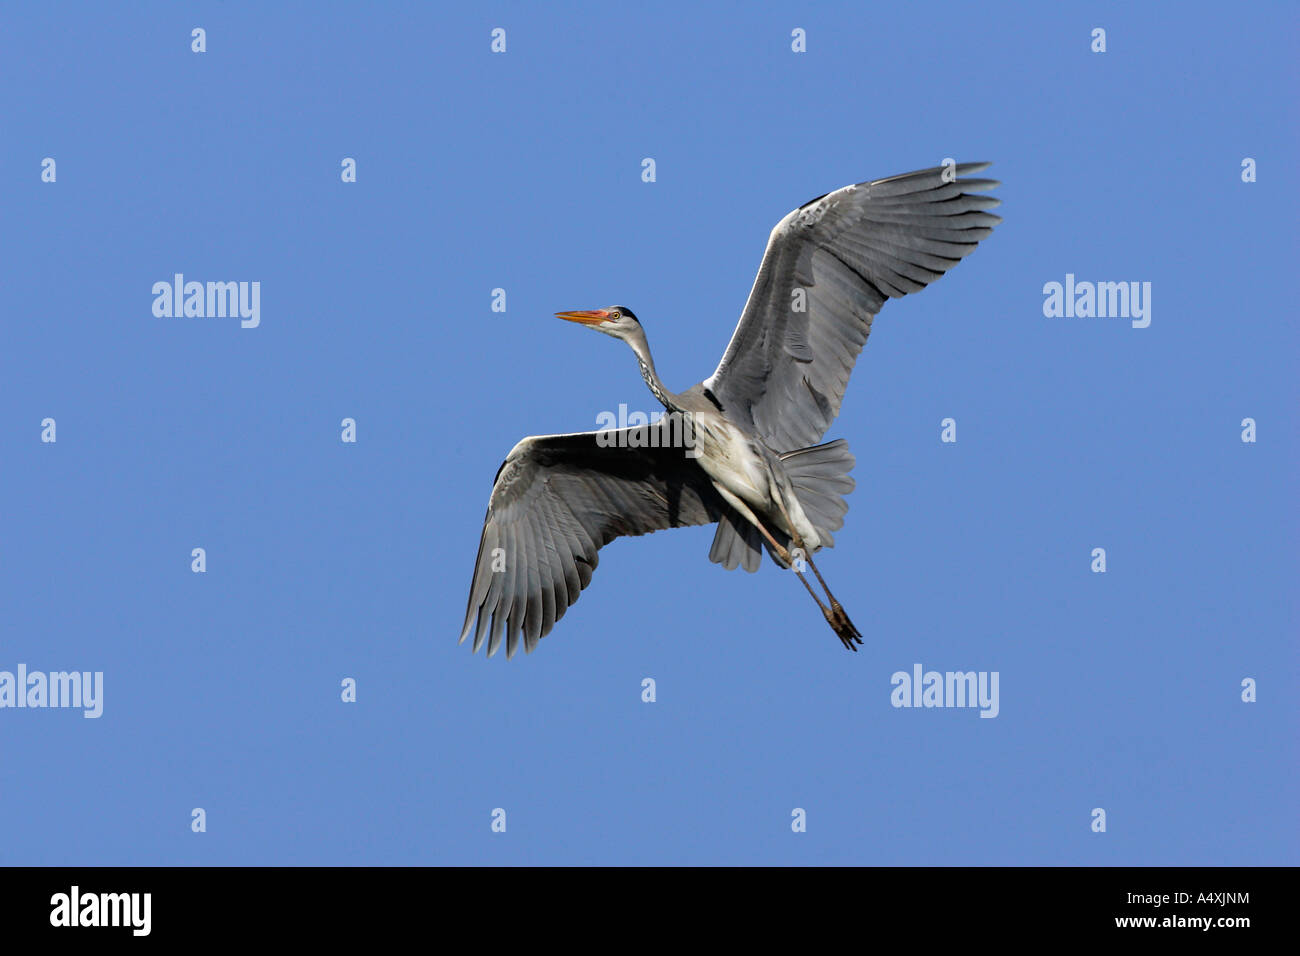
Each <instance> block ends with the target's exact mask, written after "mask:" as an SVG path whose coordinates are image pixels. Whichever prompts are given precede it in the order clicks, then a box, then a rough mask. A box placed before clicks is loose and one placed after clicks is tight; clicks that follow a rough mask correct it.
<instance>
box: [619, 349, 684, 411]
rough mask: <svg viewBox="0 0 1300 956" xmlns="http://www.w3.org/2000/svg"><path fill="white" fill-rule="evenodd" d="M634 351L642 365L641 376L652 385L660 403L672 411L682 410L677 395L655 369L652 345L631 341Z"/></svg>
mask: <svg viewBox="0 0 1300 956" xmlns="http://www.w3.org/2000/svg"><path fill="white" fill-rule="evenodd" d="M628 344H629V345H631V346H632V351H633V352H635V353H636V363H637V365H639V366H640V367H641V377H642V378H643V379H645V383H646V385H648V386H649V387H650V391H651V393H652V394H653V395H654V397H655V398H657V399H659V402H660V404H662V405H663V407H664V408H666V409H668V411H670V412H680V411H681V409H680V408H679V407H678V406H677V402H676V401H675V399H676V396H675V395H674V394H673V393H672V392H670V391H668V389H667V388H665V387H664V383H663V382H662V381H660V379H659V373H658V372H656V371H655V360H654V358H652V357H651V355H650V346H649V345H648V344H647V343H645V342H629V343H628Z"/></svg>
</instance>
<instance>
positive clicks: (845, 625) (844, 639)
mask: <svg viewBox="0 0 1300 956" xmlns="http://www.w3.org/2000/svg"><path fill="white" fill-rule="evenodd" d="M822 613H823V614H825V615H826V623H827V624H829V625H830V626H831V630H833V631H834V632H835V634H836V636H837V637H838V638H839V639H840V643H842V644H843V645H844V646H845V647H846V648H848V649H849V650H851V651H854V652H856V651H857V648H856V647H854V646H853V644H854V642H855V641H856V642H857V643H859V644H861V643H862V632H861V631H859V630H858V629H857V628H856V627H854V625H853V622H852V621H850V620H849V616H848V615H847V614H845V613H844V607H843V606H842V605H841V604H840V602H839V601H836V600H835V599H834V598H832V599H831V606H830V608H829V609H828V610H824V611H823V612H822Z"/></svg>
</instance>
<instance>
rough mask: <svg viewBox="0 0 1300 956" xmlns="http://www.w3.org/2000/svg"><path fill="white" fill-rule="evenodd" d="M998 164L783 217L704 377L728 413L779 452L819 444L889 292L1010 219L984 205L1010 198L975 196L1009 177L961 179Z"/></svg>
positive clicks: (849, 190)
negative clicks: (715, 360) (717, 360)
mask: <svg viewBox="0 0 1300 956" xmlns="http://www.w3.org/2000/svg"><path fill="white" fill-rule="evenodd" d="M989 165H990V164H989V163H963V164H961V165H958V166H956V167H955V170H953V171H952V172H950V173H949V174H948V176H947V177H945V175H944V172H945V167H943V166H938V167H935V168H934V169H924V170H920V171H919V172H915V173H906V174H904V175H902V176H894V177H891V178H890V179H881V180H877V181H876V182H872V183H859V184H858V185H856V186H845V187H844V188H843V189H837V190H836V191H835V192H833V193H827V194H826V195H825V196H822V197H820V198H818V199H814V200H813V201H812V202H810V203H807V204H806V205H803V206H801V207H800V208H798V209H796V210H795V211H794V212H792V213H790V214H789V215H788V216H786V217H785V218H784V219H782V220H781V221H780V222H779V223H777V225H776V228H775V229H773V230H772V235H771V238H769V239H768V241H767V251H766V252H765V253H764V254H763V262H762V264H761V265H760V266H759V267H758V276H757V278H755V279H754V287H753V289H752V290H750V293H749V301H748V302H747V303H746V304H745V311H744V313H743V314H742V315H741V317H740V323H739V324H738V325H737V326H736V331H735V333H734V334H733V335H732V336H731V343H730V344H729V345H728V346H727V351H726V354H724V355H723V356H722V362H721V363H720V364H719V365H718V368H717V370H716V371H715V372H714V373H713V375H712V376H711V377H709V378H708V379H706V380H705V381H704V383H703V385H704V387H705V388H706V389H708V390H709V391H710V392H712V393H713V395H715V396H716V397H717V399H718V401H719V402H720V403H721V404H722V407H723V408H724V409H725V410H726V413H727V415H728V416H729V417H731V418H733V419H734V420H736V421H737V422H739V423H740V424H742V425H745V426H747V427H750V428H752V429H753V430H754V431H755V432H757V433H758V434H759V435H761V436H762V437H763V438H764V440H766V441H767V443H768V445H770V446H771V447H772V448H773V449H775V450H776V451H779V452H783V451H793V450H794V449H796V448H804V447H806V446H808V445H813V444H816V443H817V442H819V441H821V438H822V436H823V435H824V434H825V433H826V429H827V428H829V427H830V424H831V422H832V421H834V420H835V416H836V415H838V414H839V411H840V402H841V400H842V399H843V398H844V389H845V387H846V386H847V385H848V382H849V375H850V374H851V373H852V371H853V363H854V362H855V361H857V357H858V353H859V352H861V351H862V346H863V345H865V344H866V341H867V335H868V334H869V333H870V332H871V320H872V319H873V318H874V317H875V315H876V313H877V312H879V311H880V308H881V306H883V305H884V304H885V299H886V298H897V297H899V296H903V295H906V294H907V293H909V292H917V291H919V290H920V289H923V288H925V286H926V285H928V284H929V283H931V282H933V281H934V280H935V279H937V278H939V277H940V276H941V275H943V274H944V273H945V272H947V271H948V270H949V269H951V268H952V267H953V266H954V265H956V264H957V263H958V262H959V261H961V259H963V258H964V257H965V256H967V255H969V254H970V252H971V251H972V250H973V249H974V248H975V246H976V244H977V243H978V242H979V241H980V240H981V239H983V238H985V237H986V236H988V235H989V234H990V233H991V232H992V231H993V227H994V226H995V225H997V224H998V223H999V222H1001V221H1002V219H1001V217H1000V216H996V215H994V214H993V213H990V212H987V211H986V210H988V209H992V208H994V207H996V206H998V205H999V204H1000V200H998V199H995V198H993V197H991V196H976V195H971V193H972V192H980V191H983V190H987V189H992V188H993V187H995V186H997V185H999V183H998V182H997V181H996V180H992V179H968V178H963V177H965V176H968V175H969V174H972V173H978V172H981V171H982V170H984V169H987V168H988V167H989ZM948 168H951V167H948ZM954 174H955V178H954ZM945 178H947V179H951V180H953V181H951V182H947V181H945ZM800 290H801V291H800Z"/></svg>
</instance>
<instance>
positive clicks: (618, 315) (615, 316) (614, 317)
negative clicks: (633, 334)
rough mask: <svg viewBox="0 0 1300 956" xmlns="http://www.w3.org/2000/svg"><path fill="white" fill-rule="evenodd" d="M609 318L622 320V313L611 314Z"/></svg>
mask: <svg viewBox="0 0 1300 956" xmlns="http://www.w3.org/2000/svg"><path fill="white" fill-rule="evenodd" d="M610 318H612V319H621V318H623V313H622V312H618V311H615V312H614V314H613V315H612V316H610Z"/></svg>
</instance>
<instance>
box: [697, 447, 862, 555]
mask: <svg viewBox="0 0 1300 956" xmlns="http://www.w3.org/2000/svg"><path fill="white" fill-rule="evenodd" d="M780 458H781V463H782V464H783V465H784V466H785V473H786V475H787V476H789V478H790V484H791V485H792V486H793V487H794V492H795V495H796V496H797V497H798V498H799V504H800V505H801V506H802V507H803V510H804V514H805V515H807V516H808V520H809V521H811V522H812V525H813V527H814V528H816V529H817V536H818V537H819V538H821V541H822V544H823V545H825V546H826V547H830V546H832V545H833V544H834V543H835V539H834V538H832V537H831V532H832V531H838V530H839V529H840V528H841V527H843V525H844V513H845V512H846V511H848V510H849V503H848V502H847V501H845V500H844V496H845V495H847V494H848V493H849V492H850V491H852V490H853V487H854V482H853V479H852V478H850V477H849V472H850V471H852V470H853V465H854V463H855V459H854V458H853V455H852V454H850V453H849V443H848V442H846V441H845V440H844V439H842V438H839V439H836V440H835V441H832V442H827V443H826V444H824V445H813V446H812V447H811V448H800V449H798V450H796V451H788V452H786V453H785V454H784V455H781V456H780ZM773 533H775V534H776V535H777V538H778V540H780V542H781V544H782V546H783V547H789V545H790V542H789V541H788V540H787V539H786V538H785V536H784V535H782V534H781V533H780V532H777V531H775V529H774V530H773ZM763 547H764V542H763V538H762V536H761V535H760V534H759V531H758V529H757V528H755V527H754V526H753V525H751V524H750V523H749V522H748V521H746V520H745V519H744V518H742V517H740V515H738V514H736V512H735V511H733V510H732V509H730V508H728V509H727V510H726V511H724V512H723V514H722V517H721V518H720V519H719V520H718V530H717V532H716V533H715V534H714V535H713V546H712V547H711V548H710V549H709V560H710V561H712V562H714V563H715V564H720V565H722V566H723V567H724V568H726V569H727V570H728V571H731V570H734V569H735V568H736V567H737V566H741V567H743V568H744V569H745V570H746V571H757V570H758V569H759V567H760V566H761V565H762V563H763ZM768 553H769V554H772V560H773V561H775V562H776V563H777V564H778V565H781V566H782V567H784V566H785V565H784V562H782V561H781V559H780V558H778V557H777V556H776V554H775V553H773V552H772V551H771V549H770V548H769V549H768Z"/></svg>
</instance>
